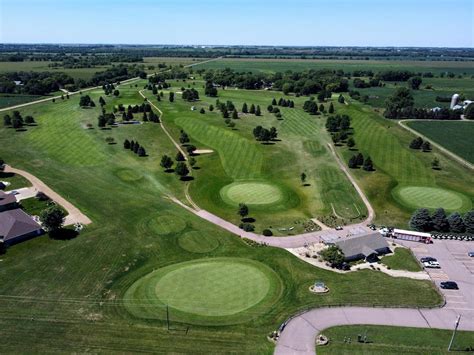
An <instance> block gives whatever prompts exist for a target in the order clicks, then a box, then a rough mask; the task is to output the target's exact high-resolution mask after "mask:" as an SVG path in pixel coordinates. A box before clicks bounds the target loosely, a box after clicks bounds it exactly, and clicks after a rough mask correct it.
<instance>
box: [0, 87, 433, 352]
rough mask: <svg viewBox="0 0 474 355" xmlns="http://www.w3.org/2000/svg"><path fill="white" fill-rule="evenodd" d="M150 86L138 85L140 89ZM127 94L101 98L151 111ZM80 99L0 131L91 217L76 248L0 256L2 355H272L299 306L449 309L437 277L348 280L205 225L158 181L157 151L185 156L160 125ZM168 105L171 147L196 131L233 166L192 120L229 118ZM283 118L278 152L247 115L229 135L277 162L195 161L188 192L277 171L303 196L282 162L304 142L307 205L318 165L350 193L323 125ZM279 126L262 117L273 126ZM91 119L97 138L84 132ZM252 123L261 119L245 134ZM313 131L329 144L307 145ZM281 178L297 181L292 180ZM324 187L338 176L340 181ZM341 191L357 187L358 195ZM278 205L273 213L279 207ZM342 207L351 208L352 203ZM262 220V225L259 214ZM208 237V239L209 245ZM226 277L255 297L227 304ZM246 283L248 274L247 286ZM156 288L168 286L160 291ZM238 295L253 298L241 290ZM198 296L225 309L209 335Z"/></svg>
mask: <svg viewBox="0 0 474 355" xmlns="http://www.w3.org/2000/svg"><path fill="white" fill-rule="evenodd" d="M144 84H145V82H144V81H140V82H138V87H143V85H144ZM175 88H176V87H175ZM119 89H120V96H119V97H118V98H113V97H105V100H106V102H107V104H106V108H107V110H109V111H110V110H111V109H112V108H113V107H114V106H116V105H118V104H119V103H123V104H140V103H142V102H143V99H142V98H141V97H140V96H139V94H138V92H137V88H135V87H131V86H129V85H122V86H120V87H119ZM90 95H91V97H92V99H93V100H95V101H96V102H97V101H98V98H99V96H103V95H104V94H103V92H102V90H95V91H92V92H90ZM225 95H226V96H224V95H223V98H229V99H232V100H234V101H235V102H236V103H237V102H239V104H240V103H241V102H242V101H243V100H248V99H249V98H250V96H249V95H250V94H249V93H246V92H242V93H241V92H237V91H235V92H233V91H232V92H229V93H225ZM234 95H236V96H234ZM240 95H242V96H240ZM252 95H254V93H252ZM270 95H271V94H267V93H262V97H256V98H255V99H252V100H255V103H257V102H262V103H263V102H268V99H269V97H271V96H270ZM78 103H79V97H77V96H71V98H70V99H69V100H64V101H61V100H60V101H57V102H56V103H51V102H48V103H44V104H38V105H33V106H29V107H27V108H24V109H22V110H21V113H22V115H32V116H33V117H35V119H36V121H37V122H38V125H37V126H35V127H27V130H26V131H22V132H16V131H14V130H13V129H10V128H4V127H2V128H0V140H1V141H2V150H1V154H2V158H3V159H5V160H6V162H7V163H9V164H11V165H12V166H14V167H17V168H20V169H23V170H26V171H28V172H31V173H32V174H34V175H36V176H37V177H39V178H40V179H41V180H43V181H44V182H45V183H47V184H48V185H50V186H51V187H52V188H54V190H56V191H57V192H59V193H60V194H61V195H63V196H65V197H66V198H67V199H68V200H69V201H71V202H72V203H73V204H75V205H76V206H77V207H78V208H80V209H81V211H83V212H84V213H85V214H86V215H87V216H88V217H90V218H91V219H92V221H93V223H92V224H91V225H89V226H87V227H86V228H85V229H84V230H83V231H82V232H81V234H80V235H79V236H78V237H76V238H75V239H71V240H54V239H50V238H48V237H47V236H42V237H38V238H36V239H33V240H30V241H28V242H25V243H22V244H18V245H15V246H13V247H11V248H9V249H8V251H7V253H6V254H5V255H2V256H1V257H0V258H1V260H2V261H1V265H2V267H1V268H0V294H1V295H2V305H3V307H1V309H0V325H1V326H2V329H4V334H5V340H4V341H3V342H2V344H1V345H0V349H1V351H2V352H4V353H12V352H15V353H18V352H31V351H34V352H63V351H64V350H65V349H71V348H73V349H75V351H77V352H85V351H94V352H132V351H133V352H136V351H142V352H154V351H156V349H157V348H158V347H159V349H160V351H163V352H192V351H195V350H196V349H199V351H202V352H206V353H223V352H243V353H267V354H268V353H271V352H272V349H273V345H272V343H270V342H268V341H267V340H266V335H267V334H268V333H269V332H271V331H273V330H274V329H276V328H277V327H278V326H279V325H280V324H281V322H283V321H284V320H285V319H286V318H287V317H289V316H290V315H291V314H293V313H295V312H296V311H298V310H300V309H303V308H307V307H316V306H323V305H331V304H334V305H335V304H360V305H363V304H366V303H367V300H370V304H380V305H392V304H395V301H394V300H396V304H397V305H404V306H407V307H408V306H433V305H437V304H439V303H440V302H441V297H440V295H439V294H438V292H437V291H436V290H435V288H434V287H433V286H432V284H431V283H430V282H424V281H415V280H410V279H404V278H391V277H389V276H387V275H384V274H381V273H378V272H375V271H369V270H366V271H360V272H356V273H351V274H348V275H342V274H336V273H333V272H330V271H326V270H322V269H317V268H314V267H312V266H311V265H309V264H307V263H304V262H302V261H300V260H298V259H296V258H294V257H293V256H291V255H290V254H289V253H287V252H286V251H284V250H280V249H275V248H270V247H252V246H249V245H247V244H246V243H245V242H244V241H242V240H240V239H239V238H237V237H236V236H233V235H230V234H229V233H228V232H224V231H223V230H221V229H219V228H217V227H215V226H214V225H211V224H209V223H207V222H205V221H203V220H202V219H200V218H198V217H196V216H194V215H193V214H191V213H189V212H187V211H186V210H185V209H183V208H181V207H179V206H177V205H176V204H174V203H172V202H171V201H169V200H168V199H167V198H166V196H167V195H173V196H176V197H177V198H179V199H181V200H182V201H185V196H184V184H185V183H184V182H182V181H179V180H178V179H177V177H176V176H175V175H174V174H169V173H165V172H163V169H162V168H160V166H159V162H160V159H161V155H162V154H168V155H170V156H174V155H175V153H176V148H175V147H174V146H173V145H172V143H171V142H170V140H169V139H168V138H167V136H166V135H165V134H164V133H163V131H162V130H161V128H160V126H159V125H157V124H154V123H144V124H140V125H128V126H126V127H124V126H120V127H117V128H111V129H106V130H100V129H98V128H97V117H98V115H99V114H100V108H99V107H96V108H91V109H81V108H80V107H79V105H78ZM162 103H163V105H161V104H160V107H162V109H163V110H164V112H165V115H166V116H165V118H164V120H165V122H166V123H167V124H169V126H170V130H171V131H172V134H173V135H175V138H177V137H178V136H177V135H176V133H179V129H180V128H181V127H183V128H184V129H186V130H187V131H189V134H190V136H191V139H192V143H194V142H200V141H198V138H199V139H202V140H203V141H204V142H206V144H204V142H203V143H201V144H202V145H201V144H199V147H202V146H205V147H210V148H213V149H216V150H217V151H219V156H222V157H224V158H227V157H228V155H226V154H228V153H226V151H225V150H224V149H223V148H221V145H220V144H223V143H219V142H218V143H216V144H215V146H213V145H211V143H212V141H211V140H206V135H205V133H202V131H201V130H200V129H199V127H200V124H199V123H198V124H196V128H193V127H194V122H195V121H198V122H202V123H201V124H203V125H205V127H206V128H210V127H216V129H219V130H218V132H224V131H225V130H226V128H224V127H223V124H222V118H220V116H217V114H214V115H210V114H205V115H202V116H201V115H200V114H199V113H198V112H196V111H194V112H192V111H190V109H189V104H187V103H183V102H182V100H181V98H179V97H178V98H177V100H176V102H175V103H174V104H170V103H166V104H165V102H162ZM249 103H250V102H249ZM206 105H207V104H206ZM182 108H184V109H182ZM285 114H286V115H287V117H288V119H285V120H284V121H282V122H281V125H280V126H279V128H281V139H282V141H281V142H277V144H275V145H274V146H261V145H257V144H255V143H254V142H253V141H252V140H251V139H250V133H249V132H248V131H247V130H245V129H244V128H245V127H246V126H245V123H244V122H245V119H244V118H242V119H241V121H244V122H241V121H239V122H238V123H237V127H236V128H237V129H238V131H236V132H232V131H231V132H230V133H231V135H230V137H232V139H235V141H236V142H239V140H240V139H244V140H245V142H246V144H244V145H242V146H244V147H247V146H249V147H251V148H250V149H253V151H254V152H256V153H255V154H262V156H265V157H266V156H267V155H266V154H268V155H269V158H268V159H262V160H261V165H255V164H251V165H250V166H249V167H247V168H246V169H240V170H242V171H239V170H238V169H233V167H232V164H230V163H227V162H226V161H225V159H222V160H223V162H222V160H221V159H218V155H217V154H209V155H201V156H197V157H196V159H197V161H198V166H200V168H201V169H199V170H196V171H194V172H193V175H194V177H195V179H196V180H195V181H193V182H192V183H191V193H192V194H193V196H195V194H199V193H201V194H204V189H205V188H198V189H197V192H196V191H193V188H194V187H193V186H195V185H196V186H198V185H199V183H200V182H201V183H204V182H206V181H207V180H208V178H209V177H210V176H213V174H215V176H216V177H217V178H218V180H217V181H222V182H223V185H222V186H225V185H227V184H230V183H232V179H231V178H228V177H226V175H224V172H225V173H226V174H227V172H229V175H227V176H230V177H232V176H240V174H242V175H243V176H245V177H246V178H249V177H252V174H256V176H257V174H258V176H259V177H262V178H264V179H265V180H267V181H270V182H271V183H272V184H273V181H277V180H276V178H275V177H274V176H273V175H279V174H283V176H284V178H283V179H282V180H281V182H280V180H278V183H276V184H275V185H278V186H279V188H280V189H281V191H286V190H284V189H285V188H287V189H288V191H289V192H287V193H288V195H289V196H298V197H299V199H302V197H304V196H305V195H304V194H302V193H301V192H299V190H304V187H303V186H302V187H298V188H294V187H293V185H295V186H299V185H300V183H299V182H298V180H299V177H298V174H299V172H300V171H301V169H302V168H304V166H303V165H301V166H299V167H298V170H297V171H298V174H296V175H295V176H291V175H289V174H288V175H286V176H285V175H284V172H285V170H286V169H285V167H284V165H285V164H288V162H289V161H292V159H293V160H294V157H293V156H290V155H288V156H285V150H284V149H283V148H284V147H286V145H290V144H294V145H295V146H296V147H303V148H304V147H305V146H306V147H308V148H307V149H308V150H307V151H305V153H304V154H305V156H307V157H308V158H307V160H305V161H306V162H307V164H308V166H307V167H306V169H308V172H309V173H308V176H309V177H311V179H310V180H309V183H310V184H311V186H310V189H308V190H310V191H311V193H309V192H308V195H309V196H312V195H311V194H316V191H317V190H316V186H317V187H318V188H320V187H319V186H318V181H319V180H318V179H321V177H320V176H319V175H318V174H313V172H312V171H311V170H310V168H311V166H312V165H314V163H315V161H313V160H311V159H310V156H314V157H317V158H318V159H320V161H323V162H325V164H326V165H328V166H329V167H330V168H329V170H330V171H333V174H334V176H335V179H336V180H334V181H335V183H336V184H341V185H336V186H342V187H344V186H348V183H347V182H346V180H345V177H342V178H341V177H340V176H341V175H340V174H342V173H341V172H340V171H339V170H338V169H337V166H336V165H335V163H334V162H331V161H330V160H329V159H327V156H326V154H328V153H327V151H326V150H324V149H323V148H322V147H323V146H324V144H325V139H328V138H324V137H325V134H323V133H322V132H323V131H322V130H318V127H319V126H321V125H322V124H323V123H322V120H321V121H316V122H314V120H313V119H312V118H311V119H310V118H308V119H307V120H305V117H307V116H306V115H304V114H303V113H302V112H301V113H300V111H297V110H295V111H294V112H293V113H292V114H293V115H294V120H292V119H291V117H293V116H292V114H291V113H286V112H285ZM214 116H215V117H214ZM138 118H139V117H138ZM273 119H274V118H271V117H264V118H261V119H260V118H259V120H261V121H262V123H264V125H265V126H267V125H268V124H269V123H270V122H272V121H270V120H273ZM249 120H250V118H249ZM297 120H301V121H302V122H304V125H303V126H302V125H298V124H295V123H296V122H299V121H297ZM188 121H189V122H188ZM214 121H216V122H214ZM173 122H176V126H173ZM89 123H90V124H92V125H93V129H88V128H87V124H89ZM178 124H179V125H178ZM275 124H276V122H275ZM318 125H319V126H318ZM253 126H254V123H253V122H252V123H249V126H248V127H253ZM301 129H303V132H306V133H305V134H307V136H305V137H307V139H305V143H304V142H301V140H300V141H297V140H291V136H292V135H295V136H296V135H297V134H301V133H299V131H298V130H301ZM227 130H228V129H227ZM204 131H205V130H204ZM313 135H314V137H315V138H316V137H319V139H320V140H321V141H318V140H316V141H312V140H311V139H310V138H311V137H312V136H313ZM107 137H112V138H114V140H115V142H116V144H107V142H106V141H105V139H106V138H107ZM126 138H127V139H133V140H135V141H139V142H140V144H141V145H143V146H144V147H145V148H146V150H147V153H148V156H147V157H143V158H139V157H137V156H136V155H135V154H133V153H132V152H130V151H129V150H125V149H123V147H122V143H123V141H124V139H126ZM280 146H282V147H280ZM267 148H269V149H268V150H267V151H264V149H267ZM274 148H277V149H274ZM270 150H271V151H270ZM251 151H252V150H251ZM272 154H275V156H273V155H272ZM286 154H288V153H286ZM250 161H251V162H254V161H258V160H256V159H255V158H254V159H253V160H252V159H250ZM275 162H280V164H275ZM267 164H275V165H276V166H277V167H278V169H276V170H271V169H270V168H269V167H267ZM256 167H260V168H259V169H260V170H258V169H256ZM331 168H332V170H331ZM194 173H195V174H194ZM201 173H202V174H201ZM338 176H339V178H338ZM219 179H220V180H219ZM286 179H288V181H293V183H292V184H291V185H290V184H289V183H288V182H287V180H286ZM312 179H314V180H312ZM326 179H328V180H330V181H332V180H333V179H332V178H331V177H326ZM337 179H339V180H337ZM280 186H281V187H280ZM288 186H289V187H288ZM323 186H324V185H323ZM220 188H221V187H220V186H219V187H218V190H220ZM199 189H202V190H201V191H199ZM312 189H314V190H312ZM333 189H336V187H334V188H333ZM346 189H347V190H346V191H350V188H347V187H346ZM295 191H296V192H295ZM300 193H301V196H300V195H299V194H300ZM325 194H327V196H326V195H325ZM332 194H334V192H333V191H331V187H330V186H329V187H324V188H323V187H321V195H322V196H326V197H323V199H324V198H326V199H328V200H327V201H330V199H331V198H334V197H333V195H332ZM354 196H355V195H354ZM202 201H203V200H201V202H202ZM348 201H349V200H348ZM295 202H298V200H295ZM222 203H224V202H222ZM300 203H301V202H300ZM306 203H307V206H310V204H309V203H308V202H306ZM339 203H341V206H344V205H345V204H347V203H346V202H345V201H342V200H341V201H340V202H339ZM355 203H360V202H355ZM277 207H278V205H276V207H274V208H275V209H276V210H277ZM308 208H310V207H308ZM318 208H319V207H318ZM339 210H342V211H343V208H340V209H339ZM229 211H232V214H234V213H235V209H234V207H229ZM256 211H257V210H256ZM310 212H312V211H310ZM229 213H230V212H229ZM295 213H296V212H295ZM341 213H342V212H341ZM256 215H257V219H258V218H259V215H258V214H257V213H256ZM234 218H235V217H234ZM272 218H273V217H272ZM202 236H205V237H204V238H203V243H200V238H201V237H202ZM203 260H205V261H203ZM214 262H216V263H217V264H213V263H214ZM208 271H211V272H208ZM188 272H190V273H191V275H194V277H193V278H192V279H187V278H182V277H181V276H182V275H183V273H185V274H187V273H188ZM228 273H232V274H235V275H237V276H238V275H240V276H239V277H240V278H241V279H242V282H246V283H247V284H248V286H249V287H248V288H247V290H253V289H255V290H254V291H252V292H250V293H249V294H245V295H243V297H239V299H234V300H232V302H229V296H228V294H226V292H224V291H225V288H226V287H231V286H232V287H233V289H234V290H235V285H229V280H228V277H226V275H228ZM204 275H207V277H209V278H208V279H206V278H205V277H204ZM244 275H245V277H244ZM248 275H253V276H252V277H251V278H247V276H248ZM315 279H318V280H321V281H323V282H325V283H326V284H327V285H328V286H329V287H330V288H331V292H330V293H329V294H327V295H325V296H324V297H314V295H313V294H311V293H310V292H308V286H309V285H311V284H312V283H314V280H315ZM175 280H180V282H175ZM137 282H138V284H137ZM199 282H202V283H203V284H209V285H212V286H214V287H215V283H216V282H222V285H223V287H222V288H221V289H219V290H220V291H221V292H222V294H221V296H220V299H219V295H218V292H215V293H213V296H214V297H209V295H208V294H205V293H202V294H199V295H196V297H195V298H194V295H191V296H190V298H189V297H188V299H186V298H185V294H184V292H182V291H186V290H187V288H188V286H189V287H190V289H189V291H192V290H193V287H194V288H196V287H197V285H195V284H194V285H193V284H192V283H199ZM257 284H258V287H255V285H257ZM153 285H159V286H160V285H161V286H163V287H160V288H158V289H157V288H155V289H154V288H153ZM150 290H151V291H153V292H157V297H158V298H159V302H161V303H162V304H168V306H169V309H168V311H169V319H170V330H168V328H167V323H166V317H165V316H164V313H163V312H164V310H165V309H164V307H160V304H159V302H157V301H158V300H157V299H156V298H155V297H153V294H151V296H152V298H151V299H152V300H153V304H152V305H151V306H153V307H156V308H155V309H156V310H157V311H156V314H153V315H152V317H150V316H149V314H150V309H149V308H148V307H146V306H147V305H148V304H149V303H148V302H149V301H150V294H147V292H150ZM201 290H202V289H201ZM235 292H245V289H242V290H236V291H235ZM177 295H180V297H177ZM198 299H200V300H202V303H200V306H201V307H202V309H203V310H208V309H209V306H212V307H213V309H214V308H215V310H214V312H215V311H217V310H219V312H220V313H219V315H217V316H218V317H221V319H219V324H220V326H212V327H210V326H209V324H210V323H212V322H209V319H208V317H214V316H215V314H212V315H209V313H208V314H207V315H206V314H204V315H203V314H196V313H192V311H190V310H189V308H186V307H188V302H187V301H188V300H189V302H196V301H197V300H198ZM217 306H219V308H218V307H217ZM143 309H145V310H146V311H143ZM142 312H145V314H144V313H142ZM244 318H245V319H244ZM215 320H216V318H213V321H215ZM206 324H207V325H206ZM214 324H215V323H214Z"/></svg>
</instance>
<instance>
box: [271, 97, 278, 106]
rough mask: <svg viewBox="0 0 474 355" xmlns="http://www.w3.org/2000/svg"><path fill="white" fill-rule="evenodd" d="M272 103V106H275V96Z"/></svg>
mask: <svg viewBox="0 0 474 355" xmlns="http://www.w3.org/2000/svg"><path fill="white" fill-rule="evenodd" d="M272 105H273V106H276V105H277V100H275V98H273V100H272Z"/></svg>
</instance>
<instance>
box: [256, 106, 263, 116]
mask: <svg viewBox="0 0 474 355" xmlns="http://www.w3.org/2000/svg"><path fill="white" fill-rule="evenodd" d="M261 114H262V112H261V111H260V105H257V108H256V109H255V116H260V115H261Z"/></svg>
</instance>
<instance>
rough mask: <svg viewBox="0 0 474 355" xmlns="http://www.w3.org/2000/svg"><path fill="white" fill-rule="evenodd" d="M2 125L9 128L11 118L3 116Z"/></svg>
mask: <svg viewBox="0 0 474 355" xmlns="http://www.w3.org/2000/svg"><path fill="white" fill-rule="evenodd" d="M3 125H4V126H5V127H6V126H11V125H12V118H11V117H10V115H5V116H3Z"/></svg>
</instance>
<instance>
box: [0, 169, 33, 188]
mask: <svg viewBox="0 0 474 355" xmlns="http://www.w3.org/2000/svg"><path fill="white" fill-rule="evenodd" d="M0 181H5V182H9V183H10V185H8V186H7V187H6V188H5V190H6V191H10V190H15V189H21V188H22V187H30V186H31V184H30V182H29V181H28V180H26V179H25V178H24V177H23V176H21V175H18V174H14V173H5V172H3V171H0Z"/></svg>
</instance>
